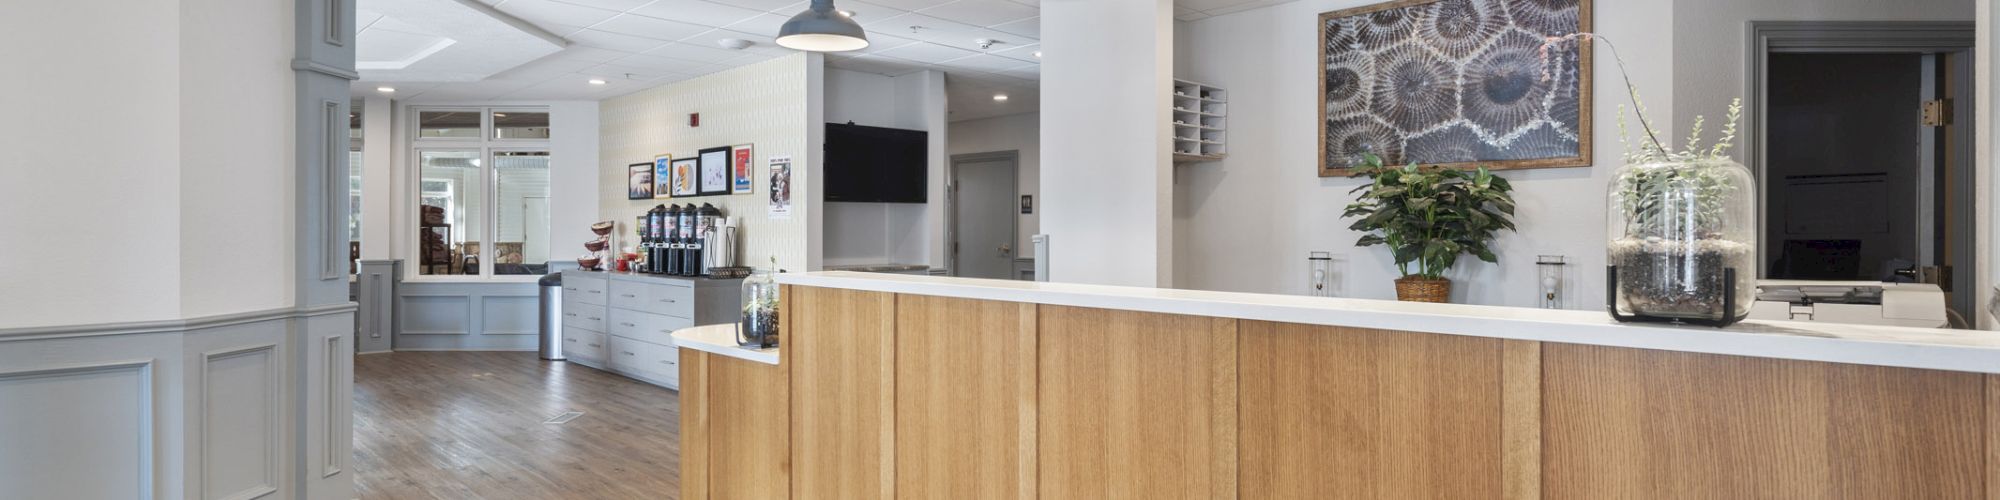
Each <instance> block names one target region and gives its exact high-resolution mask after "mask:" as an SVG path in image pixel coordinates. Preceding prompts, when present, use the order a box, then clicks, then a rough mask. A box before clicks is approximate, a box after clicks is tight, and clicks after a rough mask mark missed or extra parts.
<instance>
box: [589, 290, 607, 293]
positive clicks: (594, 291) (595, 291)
mask: <svg viewBox="0 0 2000 500" xmlns="http://www.w3.org/2000/svg"><path fill="white" fill-rule="evenodd" d="M590 293H604V291H603V290H591V291H590Z"/></svg>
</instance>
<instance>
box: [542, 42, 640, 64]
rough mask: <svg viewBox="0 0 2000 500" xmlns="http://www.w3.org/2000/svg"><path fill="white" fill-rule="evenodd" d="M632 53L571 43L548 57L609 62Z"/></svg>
mask: <svg viewBox="0 0 2000 500" xmlns="http://www.w3.org/2000/svg"><path fill="white" fill-rule="evenodd" d="M632 54H633V53H632V52H624V51H618V50H611V49H606V48H600V47H586V46H582V45H571V46H569V48H566V49H563V51H562V52H557V53H555V54H554V55H550V56H549V57H550V58H556V59H567V60H571V61H582V62H589V63H603V62H610V61H612V60H615V59H618V58H620V57H625V56H629V55H632Z"/></svg>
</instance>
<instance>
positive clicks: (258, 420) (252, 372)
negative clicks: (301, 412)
mask: <svg viewBox="0 0 2000 500" xmlns="http://www.w3.org/2000/svg"><path fill="white" fill-rule="evenodd" d="M280 326H282V325H280ZM278 349H279V346H278V344H275V343H272V344H263V345H250V346H243V347H237V348H231V349H225V350H219V351H210V352H207V353H204V354H203V355H202V361H201V366H200V368H199V370H200V371H201V373H200V379H201V397H200V399H199V400H198V401H199V402H200V404H201V415H202V417H201V418H202V421H201V435H202V439H201V443H200V445H199V446H200V447H201V449H200V450H199V451H198V453H200V454H201V470H202V471H203V472H202V473H203V477H202V484H201V489H202V494H201V498H203V499H205V500H222V499H228V500H248V499H255V498H264V497H265V496H267V495H270V494H272V493H276V492H278V486H279V484H280V480H279V477H278V474H279V467H280V466H281V464H282V462H280V461H279V456H278V455H279V452H280V442H281V440H282V439H283V438H282V437H281V434H280V431H282V430H283V428H284V421H283V420H282V414H283V413H284V399H283V383H284V380H285V373H284V368H283V367H284V361H283V360H282V359H279V353H278Z"/></svg>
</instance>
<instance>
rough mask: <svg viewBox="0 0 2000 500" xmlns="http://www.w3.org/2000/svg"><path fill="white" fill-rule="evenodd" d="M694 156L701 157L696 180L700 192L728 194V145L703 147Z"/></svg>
mask: <svg viewBox="0 0 2000 500" xmlns="http://www.w3.org/2000/svg"><path fill="white" fill-rule="evenodd" d="M696 157H698V158H700V159H701V162H700V163H699V171H700V172H701V178H700V179H698V181H699V182H697V184H698V187H699V188H700V190H701V194H702V195H711V194H729V170H730V168H729V162H730V159H731V155H730V154H729V146H723V147H719V148H708V149H704V150H701V151H700V152H699V153H698V154H696Z"/></svg>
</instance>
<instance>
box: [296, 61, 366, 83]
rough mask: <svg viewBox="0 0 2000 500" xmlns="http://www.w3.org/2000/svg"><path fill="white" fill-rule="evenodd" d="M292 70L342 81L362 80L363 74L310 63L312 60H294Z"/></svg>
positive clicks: (323, 64)
mask: <svg viewBox="0 0 2000 500" xmlns="http://www.w3.org/2000/svg"><path fill="white" fill-rule="evenodd" d="M292 70H294V71H304V72H310V73H319V74H322V75H326V76H331V77H334V78H339V79H342V80H360V79H361V72H359V71H354V70H351V69H345V68H340V67H337V66H333V65H329V64H326V63H322V62H319V61H310V60H305V59H293V60H292Z"/></svg>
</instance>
